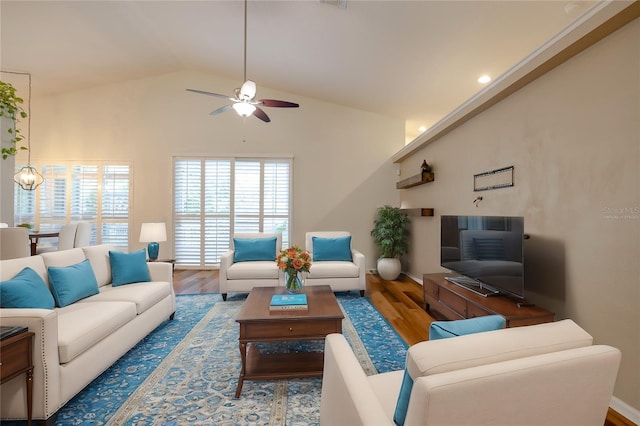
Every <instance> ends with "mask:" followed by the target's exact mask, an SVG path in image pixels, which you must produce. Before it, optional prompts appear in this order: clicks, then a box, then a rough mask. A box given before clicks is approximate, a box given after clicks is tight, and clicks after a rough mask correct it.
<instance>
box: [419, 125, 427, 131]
mask: <svg viewBox="0 0 640 426" xmlns="http://www.w3.org/2000/svg"><path fill="white" fill-rule="evenodd" d="M418 130H419V131H421V132H424V131H426V130H427V128H426V127H424V126H420V127H418Z"/></svg>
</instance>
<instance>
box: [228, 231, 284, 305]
mask: <svg viewBox="0 0 640 426" xmlns="http://www.w3.org/2000/svg"><path fill="white" fill-rule="evenodd" d="M274 237H275V238H276V245H275V251H274V254H273V259H272V260H254V261H242V262H234V255H235V246H234V241H233V239H234V238H239V239H245V240H250V239H270V238H274ZM281 248H282V234H276V233H270V232H246V233H237V234H234V236H233V238H232V239H231V242H230V247H229V250H228V251H227V252H225V253H224V254H223V255H222V256H221V257H220V277H219V279H220V293H221V294H222V300H227V293H248V292H250V291H251V289H252V288H254V287H277V286H279V285H283V273H282V271H280V270H279V269H278V265H277V264H276V257H277V255H278V254H279V253H280V249H281ZM269 256H270V255H269Z"/></svg>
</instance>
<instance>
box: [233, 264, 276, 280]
mask: <svg viewBox="0 0 640 426" xmlns="http://www.w3.org/2000/svg"><path fill="white" fill-rule="evenodd" d="M278 277H279V270H278V266H277V265H276V262H268V261H256V262H238V263H234V264H233V265H231V266H229V268H227V279H229V280H261V279H262V280H264V279H278Z"/></svg>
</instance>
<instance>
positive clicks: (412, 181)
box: [396, 172, 435, 189]
mask: <svg viewBox="0 0 640 426" xmlns="http://www.w3.org/2000/svg"><path fill="white" fill-rule="evenodd" d="M434 178H435V176H434V175H433V173H427V172H423V173H420V174H418V175H415V176H411V177H409V178H406V179H404V180H401V181H400V182H397V183H396V189H407V188H413V187H414V186H418V185H423V184H425V183H428V182H433V180H434Z"/></svg>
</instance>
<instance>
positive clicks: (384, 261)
mask: <svg viewBox="0 0 640 426" xmlns="http://www.w3.org/2000/svg"><path fill="white" fill-rule="evenodd" d="M371 236H372V237H373V239H374V241H375V243H376V245H377V246H378V247H379V248H380V250H381V251H382V256H381V257H380V258H379V259H378V274H380V276H381V277H382V278H383V279H385V280H395V279H397V278H398V276H400V271H401V265H400V259H399V258H400V256H402V255H403V254H405V253H407V251H408V249H409V217H408V216H407V214H406V213H404V212H403V211H402V210H400V209H399V208H397V207H391V206H384V207H380V208H379V209H378V211H377V214H376V218H375V221H374V226H373V230H371Z"/></svg>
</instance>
